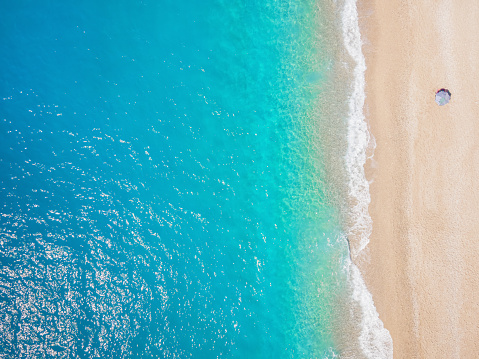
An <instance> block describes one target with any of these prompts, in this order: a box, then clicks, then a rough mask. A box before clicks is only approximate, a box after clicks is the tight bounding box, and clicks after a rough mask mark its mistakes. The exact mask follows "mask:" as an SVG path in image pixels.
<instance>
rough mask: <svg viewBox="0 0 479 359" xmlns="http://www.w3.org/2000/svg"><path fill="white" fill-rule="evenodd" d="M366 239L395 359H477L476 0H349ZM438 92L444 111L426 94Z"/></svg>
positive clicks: (364, 261)
mask: <svg viewBox="0 0 479 359" xmlns="http://www.w3.org/2000/svg"><path fill="white" fill-rule="evenodd" d="M359 8H360V16H361V20H360V26H361V30H362V36H363V41H364V43H365V45H364V47H363V52H364V54H365V56H366V63H367V67H368V69H367V71H366V93H367V99H366V106H365V114H366V117H367V120H368V121H369V123H370V129H371V132H372V134H373V136H374V137H375V140H376V144H377V147H376V149H375V152H374V157H373V160H371V161H368V163H367V165H366V171H367V177H368V180H370V181H371V185H370V192H371V200H372V202H371V204H370V207H369V209H370V214H371V217H372V220H373V233H372V235H371V238H370V243H369V245H368V248H367V249H366V250H365V251H363V252H362V254H361V255H360V256H359V257H358V258H357V259H356V262H357V263H358V265H359V268H360V269H361V271H362V273H363V275H364V277H365V280H366V283H367V285H368V288H369V289H370V291H371V293H372V295H373V299H374V302H375V305H376V308H377V310H378V312H379V315H380V319H381V320H382V321H383V322H384V325H385V327H386V329H388V330H389V332H390V334H391V336H392V339H393V346H394V358H478V357H479V190H478V187H479V146H478V144H479V71H478V68H479V2H477V1H472V0H467V1H445V0H439V1H432V0H423V1H417V2H413V1H401V0H388V1H384V0H360V1H359ZM443 87H445V88H448V89H449V90H450V91H451V93H452V100H451V102H450V103H449V104H447V105H446V106H438V105H437V104H436V103H435V101H434V94H435V91H436V90H438V89H440V88H443Z"/></svg>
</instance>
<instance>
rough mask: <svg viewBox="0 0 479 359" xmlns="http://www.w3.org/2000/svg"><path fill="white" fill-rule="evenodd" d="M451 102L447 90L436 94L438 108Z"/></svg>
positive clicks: (441, 90)
mask: <svg viewBox="0 0 479 359" xmlns="http://www.w3.org/2000/svg"><path fill="white" fill-rule="evenodd" d="M450 100H451V93H450V92H449V90H447V89H440V90H439V91H438V92H436V103H437V104H438V105H439V106H444V105H445V104H446V103H448V102H449V101H450Z"/></svg>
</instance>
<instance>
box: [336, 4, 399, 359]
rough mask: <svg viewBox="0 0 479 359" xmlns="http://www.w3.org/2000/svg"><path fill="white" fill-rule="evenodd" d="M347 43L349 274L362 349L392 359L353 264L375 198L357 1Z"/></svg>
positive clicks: (347, 8) (351, 7) (346, 27)
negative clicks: (368, 165) (350, 71)
mask: <svg viewBox="0 0 479 359" xmlns="http://www.w3.org/2000/svg"><path fill="white" fill-rule="evenodd" d="M341 17H342V18H341V21H342V31H343V41H344V46H345V48H346V50H347V53H348V54H349V55H350V56H351V58H352V59H353V61H354V70H353V84H352V93H351V95H350V97H349V104H348V107H349V112H348V123H347V151H346V156H345V164H346V171H347V174H348V198H349V199H350V203H351V207H350V214H349V218H350V220H351V222H350V226H349V228H348V233H347V235H348V238H349V239H351V238H354V239H355V241H354V244H353V245H350V246H349V247H350V255H351V259H348V260H347V261H346V262H345V264H346V268H345V269H346V271H347V274H348V281H349V284H350V286H351V287H352V298H351V299H352V300H353V301H354V302H355V303H356V304H357V306H358V307H359V308H360V312H361V313H360V317H361V323H360V334H359V338H358V339H359V346H360V348H361V351H362V353H363V354H364V356H365V357H366V358H371V359H376V358H377V359H384V358H388V359H392V358H393V342H392V338H391V335H390V333H389V331H388V330H387V329H386V328H384V324H383V322H382V321H381V319H380V318H379V314H378V312H377V310H376V307H375V306H374V301H373V298H372V295H371V293H370V292H369V291H368V289H367V287H366V283H365V282H364V279H363V277H362V276H361V273H360V271H359V269H358V268H357V266H356V265H355V264H354V263H353V262H352V260H353V259H354V258H356V257H357V256H358V255H359V253H360V252H361V251H363V250H364V249H365V248H366V246H367V245H368V243H369V237H370V235H371V232H372V219H371V217H370V215H369V210H368V208H369V204H370V202H371V196H370V193H369V183H368V181H367V179H366V175H365V172H364V164H365V163H366V160H367V151H368V149H369V148H370V146H371V144H372V143H373V142H372V137H371V134H370V133H369V129H368V125H367V122H366V118H365V116H364V113H363V107H364V103H365V99H366V93H365V82H366V80H365V71H366V59H365V57H364V54H363V52H362V41H361V33H360V28H359V18H358V17H359V15H358V9H357V0H345V1H344V7H343V10H342V13H341Z"/></svg>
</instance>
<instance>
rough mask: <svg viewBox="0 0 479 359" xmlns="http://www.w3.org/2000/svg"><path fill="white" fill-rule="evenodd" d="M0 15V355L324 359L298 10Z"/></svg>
mask: <svg viewBox="0 0 479 359" xmlns="http://www.w3.org/2000/svg"><path fill="white" fill-rule="evenodd" d="M0 13H2V14H4V15H5V16H4V17H3V20H2V22H1V23H0V29H1V32H0V33H1V34H2V36H1V37H0V45H1V48H2V49H3V51H2V52H3V56H2V57H1V58H0V66H1V68H2V69H3V71H2V74H1V77H0V99H1V102H0V114H1V118H0V120H1V122H0V123H1V125H0V139H1V141H0V154H1V156H0V158H1V160H0V195H1V198H2V207H1V214H2V217H1V219H0V221H1V222H0V223H1V226H0V231H1V232H0V258H1V270H0V293H1V294H0V298H1V301H2V303H3V304H2V305H1V306H0V315H1V326H0V337H1V342H2V343H3V344H2V345H1V346H0V358H10V357H11V358H13V357H18V358H50V357H51V358H53V357H54V358H97V357H101V358H140V357H141V358H186V357H193V358H215V357H227V358H313V357H314V358H332V357H334V356H336V355H337V354H338V353H337V349H336V346H335V345H336V344H335V339H334V338H335V334H334V322H335V317H336V316H337V313H336V312H335V310H334V301H336V299H337V296H340V295H341V293H342V292H341V288H342V285H341V275H340V274H338V273H339V270H340V268H339V266H340V258H342V257H343V256H344V254H345V253H346V252H345V251H346V250H347V249H346V248H345V245H344V244H341V243H338V240H337V239H338V236H339V233H340V226H339V222H338V211H339V208H337V206H336V205H335V204H334V203H335V202H334V201H333V200H331V196H330V194H329V192H328V191H329V190H328V188H329V184H328V183H327V174H326V169H325V168H326V166H325V164H324V156H325V154H324V153H323V152H322V150H321V149H322V148H324V144H322V143H321V138H323V137H324V136H323V137H322V136H318V131H319V132H321V126H322V120H321V116H322V114H321V110H320V109H319V110H318V108H317V104H318V98H320V97H321V96H322V95H323V91H324V89H325V86H326V84H327V83H328V81H329V79H330V71H331V70H330V68H331V63H332V62H333V60H334V59H332V58H331V56H330V55H329V54H328V51H327V50H326V44H324V43H322V42H321V41H322V36H321V34H322V33H321V31H322V24H323V23H324V22H323V17H324V16H325V14H323V13H321V11H320V10H319V7H318V4H317V3H316V2H315V1H308V0H290V1H284V2H278V1H273V0H265V1H262V2H251V1H246V2H244V1H235V0H233V1H226V0H206V1H203V2H186V1H159V2H158V1H147V0H145V1H139V0H138V1H117V2H111V3H108V2H101V3H100V4H98V3H97V2H94V1H83V2H69V1H66V2H55V1H45V2H32V1H18V2H2V3H0Z"/></svg>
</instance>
